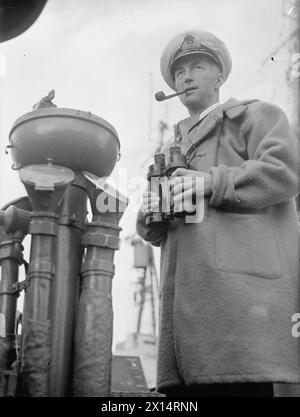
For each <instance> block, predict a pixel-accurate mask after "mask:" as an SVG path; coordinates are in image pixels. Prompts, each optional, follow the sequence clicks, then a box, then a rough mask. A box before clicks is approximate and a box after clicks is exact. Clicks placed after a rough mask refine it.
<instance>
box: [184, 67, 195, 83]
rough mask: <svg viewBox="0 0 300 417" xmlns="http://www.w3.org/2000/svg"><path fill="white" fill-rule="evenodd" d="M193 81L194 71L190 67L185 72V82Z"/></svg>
mask: <svg viewBox="0 0 300 417" xmlns="http://www.w3.org/2000/svg"><path fill="white" fill-rule="evenodd" d="M191 81H193V74H192V71H191V70H190V69H186V71H185V73H184V82H185V83H190V82H191Z"/></svg>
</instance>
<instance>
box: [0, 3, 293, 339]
mask: <svg viewBox="0 0 300 417" xmlns="http://www.w3.org/2000/svg"><path fill="white" fill-rule="evenodd" d="M288 25H289V22H288V19H283V17H282V0H252V1H247V0H88V1H82V0H48V3H47V5H46V7H45V9H44V10H43V12H42V14H41V16H40V17H39V19H38V20H37V21H36V23H35V24H34V25H33V26H32V27H31V28H30V29H29V30H28V31H27V32H25V33H24V34H22V35H21V36H19V37H17V38H15V39H13V40H10V41H8V42H6V43H4V44H0V106H1V107H0V110H1V111H0V174H1V175H0V206H3V205H4V204H5V203H7V202H8V201H10V200H12V199H14V198H17V197H19V196H22V195H24V194H25V192H24V188H23V185H22V184H21V183H20V181H19V179H18V175H17V173H16V172H13V171H12V170H11V169H10V166H11V163H12V161H11V158H10V155H8V156H6V155H4V150H5V146H6V145H7V144H8V137H9V131H10V129H11V126H12V124H13V122H14V121H15V120H16V119H17V118H18V117H19V116H21V115H22V114H24V113H26V112H29V111H31V109H32V106H33V104H34V103H36V102H37V101H38V100H39V99H40V98H42V97H43V96H45V95H46V94H48V92H49V91H50V90H52V89H54V90H55V92H56V97H55V100H54V102H55V103H56V104H57V105H58V106H59V107H67V108H73V109H79V110H84V111H91V112H92V113H94V114H96V115H98V116H100V117H102V118H104V119H106V120H107V121H108V122H110V123H111V124H112V125H113V126H114V127H115V128H116V130H117V132H118V134H119V138H120V141H121V153H122V157H121V160H120V161H119V162H118V163H117V165H116V168H115V170H114V173H113V175H112V178H115V179H117V178H118V170H119V169H122V170H124V169H127V170H128V177H129V178H132V177H133V176H134V175H137V174H140V175H144V174H145V173H146V170H147V166H148V165H149V163H150V160H149V161H147V163H145V164H144V165H143V166H142V165H141V164H142V162H143V161H145V158H146V157H147V155H149V154H150V153H151V152H152V151H153V149H154V148H155V147H156V143H155V141H157V140H158V136H159V134H158V123H159V120H161V119H163V120H164V121H165V122H167V123H168V124H169V126H170V127H172V125H173V124H174V123H175V122H177V121H178V120H180V118H184V117H186V116H187V113H186V111H185V109H184V108H183V107H182V105H181V104H180V102H179V100H178V99H174V100H173V101H172V100H170V101H169V102H167V104H162V103H157V102H155V101H154V99H153V93H154V92H156V91H158V90H164V91H165V92H166V93H170V89H169V88H168V86H166V85H165V83H164V81H163V80H162V78H161V75H160V72H159V59H160V55H161V53H162V50H163V49H164V47H165V45H166V43H167V42H168V41H169V39H170V38H171V37H172V36H174V35H175V34H176V33H177V32H180V31H182V30H185V29H188V28H201V29H205V30H209V31H211V32H214V33H215V34H216V35H217V36H218V37H220V38H221V39H222V40H223V41H224V42H225V43H226V44H227V46H228V48H229V50H230V51H231V54H232V57H233V71H232V73H231V75H230V77H229V79H228V81H227V82H226V84H225V85H224V86H223V88H222V92H221V101H226V100H227V99H228V98H230V97H236V98H239V99H246V98H260V99H263V100H270V99H271V97H270V91H271V90H272V88H273V90H274V88H275V89H276V80H275V79H272V72H271V74H270V72H268V73H267V74H266V73H265V72H264V71H262V69H263V68H262V63H263V61H264V60H265V58H266V57H268V56H269V54H270V53H271V52H272V51H273V50H274V49H275V48H276V47H277V45H278V44H279V43H280V42H282V41H283V40H284V39H285V36H286V33H287V30H288ZM272 65H274V72H275V71H276V69H278V68H279V66H277V63H276V62H273V63H272ZM150 74H152V75H151V76H150ZM151 77H152V80H153V83H152V86H151V83H150V80H151ZM267 86H269V87H271V90H270V88H266V87H267ZM272 97H273V98H274V95H273V96H272ZM277 104H280V105H282V106H284V102H281V103H277ZM150 114H151V116H152V117H151V120H150ZM150 127H151V129H150ZM171 131H172V129H170V131H169V132H168V133H167V135H166V136H170V135H171ZM149 138H151V139H152V142H150V141H149ZM123 172H124V171H123ZM129 197H130V195H129ZM134 220H135V215H134V213H132V210H129V211H128V213H126V214H125V216H124V218H123V221H122V226H123V228H124V232H123V234H122V237H125V236H127V235H128V234H131V233H132V232H133V231H134ZM132 260H133V254H132V250H131V247H130V246H129V245H128V244H126V243H125V242H123V243H122V246H121V251H120V252H119V253H118V254H117V256H116V263H117V273H116V277H115V279H114V306H115V333H114V342H117V341H120V340H122V339H123V338H124V337H125V334H126V333H127V331H129V330H132V325H131V328H130V325H129V324H128V311H130V309H131V308H132V304H133V301H132V298H131V290H132V284H128V282H129V281H130V280H134V278H135V276H136V273H135V271H134V270H133V268H132Z"/></svg>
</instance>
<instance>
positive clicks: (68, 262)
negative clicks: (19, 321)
mask: <svg viewBox="0 0 300 417" xmlns="http://www.w3.org/2000/svg"><path fill="white" fill-rule="evenodd" d="M85 181H86V180H85V179H84V178H83V177H80V176H79V175H77V177H76V178H75V180H74V182H73V183H72V184H71V185H69V187H68V189H67V191H66V193H65V197H64V200H63V203H62V207H61V210H60V218H59V228H58V236H57V245H56V272H55V279H54V281H53V287H52V306H51V318H52V343H51V368H50V387H49V394H50V396H51V397H65V396H68V395H70V392H71V387H70V382H71V381H72V378H71V373H72V356H73V351H72V350H73V349H72V348H73V342H74V340H73V339H74V321H75V311H76V307H77V301H78V296H79V275H80V268H81V262H82V256H83V246H82V244H81V238H82V234H83V232H84V231H85V222H86V215H87V191H86V183H85Z"/></svg>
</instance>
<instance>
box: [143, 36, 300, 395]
mask: <svg viewBox="0 0 300 417" xmlns="http://www.w3.org/2000/svg"><path fill="white" fill-rule="evenodd" d="M231 66H232V62H231V57H230V53H229V51H228V49H227V47H226V45H225V44H224V43H223V42H222V41H221V40H220V39H219V38H217V37H216V36H214V35H213V34H212V33H209V32H206V31H201V30H195V31H193V30H192V31H187V32H184V33H180V34H179V35H177V36H176V37H175V38H173V39H172V40H171V41H170V42H169V44H168V45H167V46H166V48H165V50H164V51H163V54H162V57H161V73H162V76H163V78H164V79H165V81H166V82H167V84H168V85H169V86H170V87H171V88H172V89H173V90H175V91H183V90H185V89H186V88H188V87H195V88H197V89H195V90H193V91H189V92H188V93H186V94H184V95H181V96H180V100H181V102H182V103H183V105H184V106H186V108H187V110H188V112H189V114H190V116H189V117H188V118H186V119H184V120H182V121H180V122H179V123H178V125H177V134H176V138H175V140H174V142H173V143H172V144H170V145H171V146H172V145H174V143H175V144H177V145H180V146H181V150H182V152H183V153H184V154H185V155H186V156H187V159H188V161H189V169H188V170H187V169H182V168H181V169H177V170H176V171H175V172H174V173H173V179H172V182H173V187H174V195H175V200H176V199H177V198H182V196H183V197H184V199H185V201H189V199H190V200H191V198H192V194H193V192H195V191H194V190H193V189H192V186H191V182H190V181H189V180H188V178H191V177H197V176H200V177H202V178H203V179H204V185H205V187H204V195H205V197H204V208H205V210H204V219H203V221H202V222H200V223H187V222H186V221H185V219H176V220H172V221H170V222H165V223H163V224H161V225H160V226H157V225H156V226H155V225H154V226H146V223H145V219H146V216H147V214H148V213H147V211H148V210H149V204H150V203H151V204H152V210H155V209H157V207H158V205H157V204H158V198H157V197H156V196H155V195H154V194H152V193H150V192H146V193H145V194H144V196H143V205H142V207H141V210H140V211H139V213H138V219H137V231H138V234H139V235H140V236H141V237H142V238H143V239H144V240H146V241H147V242H150V243H152V244H153V245H156V246H160V247H161V284H160V285H161V288H160V330H159V348H158V364H157V389H158V390H159V391H160V392H162V393H166V394H167V395H169V396H174V395H186V396H241V395H250V396H272V395H273V388H272V383H276V382H278V383H298V382H300V345H299V341H300V339H299V338H296V337H293V335H292V326H293V324H294V323H293V322H292V316H293V315H294V314H295V313H298V312H300V303H299V296H300V288H299V270H298V235H297V215H296V207H295V199H294V197H295V196H296V195H297V194H298V193H299V169H300V163H299V161H300V156H299V146H298V142H297V139H296V137H295V135H294V133H293V131H292V129H291V127H290V125H289V123H288V120H287V118H286V116H285V114H284V113H283V111H282V110H281V109H280V108H278V107H277V106H275V105H273V104H269V103H266V102H262V101H259V100H249V101H238V100H236V99H230V100H228V101H227V102H225V103H224V104H220V103H219V89H220V87H221V85H222V84H223V83H224V81H225V80H226V79H227V77H228V75H229V73H230V71H231ZM245 82H247V78H246V77H245ZM165 152H166V158H167V157H168V152H167V148H166V149H165ZM182 177H184V179H185V180H186V181H184V184H187V185H184V189H182V185H181V179H182ZM196 192H197V190H196Z"/></svg>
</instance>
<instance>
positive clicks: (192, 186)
mask: <svg viewBox="0 0 300 417" xmlns="http://www.w3.org/2000/svg"><path fill="white" fill-rule="evenodd" d="M211 177H212V176H211V174H210V173H208V172H202V171H195V170H191V169H186V168H177V169H176V170H175V171H174V172H173V174H172V178H171V180H170V182H171V185H172V187H173V195H174V205H175V204H180V202H182V201H183V202H184V207H193V205H194V200H195V197H194V198H193V195H194V196H197V198H201V193H202V197H204V196H207V195H209V194H211V182H212V178H211ZM197 178H203V180H204V195H203V188H202V183H201V182H200V181H197V180H195V179H197Z"/></svg>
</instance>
